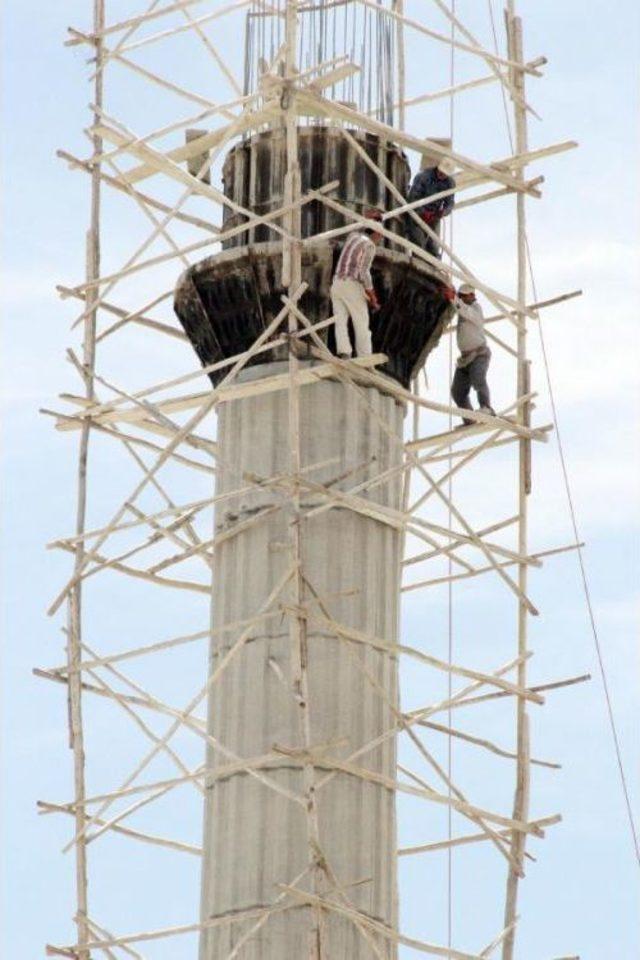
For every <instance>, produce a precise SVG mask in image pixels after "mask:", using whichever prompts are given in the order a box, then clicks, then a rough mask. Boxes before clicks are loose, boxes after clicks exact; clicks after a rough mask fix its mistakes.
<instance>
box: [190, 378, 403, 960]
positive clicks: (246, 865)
mask: <svg viewBox="0 0 640 960" xmlns="http://www.w3.org/2000/svg"><path fill="white" fill-rule="evenodd" d="M274 368H275V369H274ZM284 369H286V365H285V364H274V365H273V366H271V367H259V368H257V369H254V370H251V371H247V373H246V374H245V379H246V378H247V377H251V378H252V379H255V378H256V375H258V376H260V375H265V374H269V373H273V372H280V371H281V370H284ZM364 393H365V396H366V400H367V402H368V403H369V404H370V405H371V406H372V407H373V409H374V410H375V411H376V413H377V414H378V415H379V416H380V417H381V418H383V420H384V422H385V423H386V424H387V425H388V427H389V428H390V429H391V430H392V431H393V433H394V434H395V435H396V436H397V437H398V438H401V436H402V432H401V431H402V419H403V410H402V408H401V407H400V406H399V405H398V404H397V402H396V401H395V400H394V399H393V398H392V397H390V396H385V395H384V394H382V393H380V392H379V391H378V390H377V389H366V390H365V391H364ZM300 401H301V452H302V471H303V475H304V477H305V478H308V480H309V481H310V483H311V484H317V483H324V484H331V488H332V489H334V490H336V489H337V490H340V489H346V488H347V487H350V486H353V485H354V484H355V483H356V482H357V481H358V480H360V479H364V478H366V477H367V475H370V476H372V475H373V474H375V473H379V472H382V471H383V470H385V469H387V468H389V467H391V466H393V465H395V464H397V463H398V462H399V459H400V452H399V451H400V446H399V444H395V443H393V442H392V440H391V439H390V437H389V436H388V435H386V434H385V432H384V431H383V430H382V429H381V427H380V424H379V423H378V422H377V421H376V420H375V419H374V418H373V417H372V416H371V413H370V410H369V409H367V408H366V407H365V406H363V405H362V404H361V402H360V400H359V398H358V396H357V395H356V392H355V391H353V389H350V388H349V387H348V386H347V385H345V384H343V383H339V382H335V381H327V382H319V383H317V384H314V385H311V386H307V387H303V388H302V389H301V394H300ZM286 425H287V396H286V392H279V393H270V394H268V395H266V396H263V397H260V396H254V397H248V398H246V399H243V400H238V401H235V402H233V403H229V404H225V405H224V407H223V408H222V412H221V414H220V418H219V432H218V444H219V455H220V461H219V462H220V464H221V465H222V466H221V469H220V472H219V474H218V480H217V484H216V493H217V494H220V493H225V492H228V491H232V490H237V489H238V488H239V487H241V486H243V483H244V482H245V479H244V478H245V477H246V474H247V472H250V473H252V474H255V475H258V476H261V477H273V476H277V475H279V474H286V473H287V464H288V436H287V429H286ZM316 464H324V465H323V466H319V467H316V466H315V465H316ZM363 464H364V465H367V466H365V467H364V468H363V467H362V465H363ZM358 468H360V469H359V470H358ZM354 471H357V473H355V472H354ZM349 472H351V476H349V477H348V478H346V479H342V480H341V479H339V478H341V477H344V475H345V474H346V473H349ZM399 477H400V474H398V473H396V474H395V475H394V478H393V480H392V481H390V482H388V483H385V484H382V485H380V486H377V487H375V489H373V490H372V491H371V492H370V493H365V494H364V496H365V497H366V498H367V499H368V500H370V501H372V502H375V503H379V504H383V505H385V506H387V507H393V508H395V509H397V508H399V507H400V497H401V489H400V487H401V485H400V479H399ZM286 496H287V494H286V488H285V487H281V488H278V487H277V486H273V487H271V488H269V489H268V490H265V491H257V490H252V491H250V492H247V493H245V494H243V495H238V496H233V497H231V498H230V499H229V500H226V501H223V502H222V504H221V505H220V507H219V508H218V510H217V515H216V535H217V536H220V535H224V534H225V533H228V534H229V539H228V540H226V541H224V542H222V543H221V544H220V546H219V547H218V548H217V550H216V558H215V560H216V562H215V577H214V582H215V584H216V586H215V588H214V596H213V612H214V616H213V622H214V626H215V627H216V628H218V627H220V626H222V625H223V624H225V623H230V622H236V621H241V620H245V619H249V618H251V617H252V616H255V614H256V611H257V610H258V609H259V608H260V607H261V605H262V604H263V603H264V601H265V600H266V599H267V598H268V597H269V595H270V594H271V592H272V591H273V589H274V587H275V586H276V585H277V584H278V582H279V581H281V579H282V577H283V575H285V574H286V571H287V568H288V566H289V565H290V563H291V556H290V551H289V550H288V549H287V547H288V543H287V538H288V531H287V523H288V514H287V511H286V510H283V509H282V505H283V498H286ZM325 503H326V498H325V497H323V496H321V495H318V494H317V493H314V492H313V490H310V491H307V492H306V493H305V491H304V488H303V496H302V508H303V514H304V515H305V517H306V515H308V514H309V513H310V512H311V511H312V510H313V508H314V507H317V506H320V505H322V504H325ZM252 521H253V522H252ZM303 523H304V531H303V537H302V542H303V557H302V560H303V574H304V577H305V579H306V580H307V581H308V583H309V585H310V586H311V587H312V588H313V589H314V590H315V591H316V592H317V593H318V595H319V596H320V598H321V599H322V603H323V606H324V608H325V612H330V613H331V616H332V617H334V618H335V620H336V621H338V622H339V623H340V624H343V625H344V626H346V627H348V628H353V629H356V630H359V631H362V632H364V633H368V634H372V635H376V636H378V637H384V638H386V639H387V640H388V641H389V642H390V643H393V642H394V641H395V639H396V638H397V628H398V576H399V560H400V555H399V551H400V534H399V531H398V530H397V529H394V528H392V527H391V526H389V525H386V524H383V523H381V522H380V521H378V520H375V519H372V518H370V517H368V516H365V515H361V514H357V513H355V512H353V511H352V510H343V509H331V510H329V511H325V512H321V513H319V514H318V515H317V516H309V518H308V519H306V518H305V519H304V520H303ZM245 525H247V526H246V529H243V527H244V526H245ZM290 596H291V593H290V592H288V588H285V590H283V592H282V594H281V596H280V598H279V601H277V602H276V604H275V605H274V610H275V612H276V615H275V616H270V617H269V618H268V619H265V620H264V621H262V622H261V623H259V624H257V625H256V626H255V628H254V629H253V630H252V632H251V635H250V638H249V640H248V642H247V643H246V644H245V646H244V647H243V648H242V649H241V651H240V652H239V653H238V654H237V656H236V657H235V658H234V660H233V661H232V662H231V663H230V665H229V666H228V668H227V669H226V672H225V675H224V680H223V681H221V682H220V684H219V685H217V686H216V687H215V689H214V690H213V691H212V693H211V697H210V701H209V720H208V728H209V733H210V734H211V735H212V736H214V737H215V738H216V739H217V740H218V741H219V742H220V743H221V744H222V745H224V748H225V749H227V750H229V751H233V753H234V754H236V755H238V756H240V757H243V758H245V757H251V758H260V757H263V756H264V755H266V754H271V753H272V752H273V750H274V747H281V748H284V749H285V750H293V751H295V750H300V749H301V748H302V746H303V741H302V735H301V730H300V720H299V712H300V711H299V709H298V706H297V704H296V702H295V699H294V696H293V689H292V684H291V678H292V667H291V643H290V638H289V630H288V622H287V617H286V616H283V615H282V613H281V612H280V607H279V604H285V605H286V603H287V602H288V598H289V597H290ZM306 601H307V607H308V610H309V611H310V619H309V620H308V653H309V662H308V667H307V669H308V683H309V704H308V709H309V711H310V720H311V731H312V742H313V744H314V745H315V746H316V747H317V749H318V753H319V754H320V753H322V752H324V754H325V756H326V758H327V760H328V761H329V764H328V765H327V767H326V768H324V769H323V767H322V762H321V760H320V761H319V762H318V763H317V764H316V770H315V778H316V784H317V806H318V814H319V828H320V829H319V832H320V844H321V848H322V849H321V851H319V855H320V856H322V855H324V856H326V859H327V862H328V865H329V867H330V869H331V870H333V871H334V873H335V877H336V878H337V880H338V882H339V883H340V884H341V885H343V886H344V889H345V893H346V896H347V897H348V899H349V900H350V901H351V903H352V904H353V905H354V906H355V907H356V908H357V909H358V910H360V911H363V912H364V913H365V914H368V915H369V916H371V917H372V918H375V919H376V920H379V921H382V922H383V923H385V924H388V925H390V926H394V925H395V923H396V870H395V850H396V831H395V811H394V795H393V792H392V791H391V790H389V789H388V788H387V787H385V786H382V785H379V784H374V783H369V782H365V781H364V780H362V779H361V778H359V777H357V776H353V775H350V774H347V773H344V772H338V773H335V772H334V773H332V771H331V767H330V764H331V762H334V761H336V760H345V759H346V758H347V757H349V756H350V755H351V754H353V753H355V752H356V751H357V750H358V749H359V748H360V747H362V746H363V745H365V744H368V743H369V742H370V741H373V740H375V739H376V738H377V737H381V738H382V737H384V734H385V733H387V732H388V731H389V730H391V729H392V728H393V724H394V716H393V712H392V709H391V708H390V707H389V706H387V705H385V702H384V699H383V697H386V698H387V699H388V701H389V703H390V704H393V705H394V706H397V702H398V701H397V664H396V658H395V656H394V655H391V654H388V653H386V652H384V651H379V650H375V649H372V648H371V647H367V646H365V645H361V644H358V643H352V642H348V641H346V640H344V639H340V638H338V637H337V636H336V634H335V632H334V631H332V630H330V629H327V627H326V625H323V624H321V623H319V622H316V621H314V619H313V617H314V616H316V615H317V616H319V617H324V613H323V612H322V610H321V608H320V607H319V606H318V604H317V603H314V600H313V594H312V592H311V590H310V589H308V590H307V594H306ZM241 633H242V628H236V629H234V631H233V632H230V633H227V634H225V635H224V636H223V637H222V638H217V639H216V638H214V642H213V644H212V648H211V656H212V662H211V667H212V670H213V669H215V667H216V665H217V664H218V663H219V662H220V661H221V658H223V657H224V655H225V654H226V653H227V652H228V651H229V649H230V648H231V647H232V646H233V643H234V641H235V640H236V639H237V637H238V636H239V635H240V634H241ZM376 687H378V688H379V689H376ZM381 692H382V694H383V697H381V695H380V693H381ZM395 762H396V761H395V738H394V737H389V736H387V737H385V738H384V739H383V740H382V742H381V743H380V745H379V746H377V747H375V748H374V749H368V750H366V751H365V752H363V753H362V754H361V755H360V756H358V757H357V759H354V760H353V763H354V764H357V765H358V766H360V767H364V768H365V769H367V770H371V771H372V772H374V773H376V774H382V775H384V776H385V777H388V778H393V777H394V776H395ZM230 763H232V761H230V760H229V759H225V758H224V757H223V756H222V755H221V753H219V752H218V751H216V750H215V749H214V748H210V750H209V755H208V758H207V765H208V767H210V768H212V769H214V770H217V771H219V773H216V774H214V775H213V776H212V777H211V778H210V781H209V783H208V786H207V799H206V813H205V843H204V850H205V853H204V865H203V886H202V919H203V920H207V919H209V918H212V917H218V916H223V915H225V914H229V913H230V912H234V911H240V910H247V909H249V908H256V907H257V908H260V907H264V906H267V905H270V904H273V903H275V902H276V900H277V898H278V896H279V895H280V894H281V893H282V891H281V890H280V888H279V887H278V885H279V884H291V883H292V882H293V881H294V880H295V878H296V877H299V875H300V874H301V873H303V872H304V871H305V868H306V866H307V863H308V845H307V827H306V814H305V810H304V808H303V806H302V805H300V804H299V803H298V802H296V801H295V799H293V798H291V799H289V798H287V796H285V795H284V794H285V792H286V793H289V794H291V795H292V797H293V796H298V797H300V796H301V795H302V792H303V779H302V778H303V774H302V767H301V763H300V758H299V757H298V758H296V757H295V756H292V757H291V758H288V757H287V756H285V755H283V756H282V758H281V759H280V760H277V761H276V762H275V763H273V762H270V763H269V764H268V766H266V767H264V768H260V767H259V766H256V769H255V771H254V774H253V775H251V774H250V773H247V772H246V771H237V772H225V771H226V769H227V768H228V767H229V765H230ZM354 884H359V885H358V886H354ZM298 885H299V886H300V888H301V889H304V890H309V891H311V890H312V886H311V881H310V877H309V876H308V875H306V876H305V877H304V878H303V879H302V880H299V881H298ZM324 887H325V890H329V889H330V887H331V883H330V881H329V880H328V879H327V880H326V883H325V885H324ZM288 902H289V904H291V903H292V902H291V901H288ZM252 923H255V920H253V921H246V922H242V923H237V924H233V925H226V926H224V927H222V928H220V929H216V928H214V929H212V930H211V931H208V932H206V931H205V932H204V934H203V936H202V940H201V953H200V956H201V960H223V958H226V957H227V956H228V955H229V953H230V952H231V951H232V949H233V947H234V945H235V944H236V943H237V942H238V940H239V939H240V938H241V937H242V936H243V934H244V933H246V931H247V930H248V929H249V927H250V926H251V925H252ZM323 926H324V933H325V944H326V949H325V951H324V956H326V957H349V958H352V960H358V958H362V960H364V958H367V960H369V958H373V957H375V956H376V954H375V952H374V950H373V948H372V947H371V946H370V945H369V944H368V943H367V940H366V939H365V938H364V937H363V936H362V935H361V933H359V932H358V930H357V928H356V927H355V926H354V924H353V923H352V922H351V921H350V920H347V919H344V918H342V917H339V916H336V915H331V913H330V912H328V913H325V920H324V924H323ZM309 927H310V912H309V908H304V907H300V906H297V907H296V906H291V907H290V909H288V910H286V911H283V912H279V913H275V914H274V915H272V916H271V917H270V918H269V920H268V921H267V922H266V923H265V924H264V925H263V926H262V927H261V929H260V931H259V932H258V933H257V934H256V936H255V937H253V938H252V939H251V941H250V943H248V944H247V946H246V947H244V948H243V952H242V956H243V957H246V958H247V960H248V958H252V960H258V958H260V960H283V958H285V957H286V958H303V957H305V958H306V957H307V956H308V950H309V945H308V932H309ZM374 939H375V940H376V943H377V946H378V950H379V951H380V952H381V954H382V956H384V957H392V956H394V955H395V954H394V950H392V949H391V948H390V947H389V945H388V944H387V943H385V942H384V940H382V938H377V937H376V938H374ZM378 955H380V954H378Z"/></svg>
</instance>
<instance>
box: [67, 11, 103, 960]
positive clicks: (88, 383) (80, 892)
mask: <svg viewBox="0 0 640 960" xmlns="http://www.w3.org/2000/svg"><path fill="white" fill-rule="evenodd" d="M104 22H105V18H104V0H94V3H93V33H94V36H95V41H94V46H95V63H96V75H95V81H94V92H93V102H94V107H95V109H94V124H97V123H99V122H100V119H101V117H100V111H101V109H102V103H103V76H102V39H101V36H102V31H103V29H104ZM92 146H93V156H94V157H97V156H99V155H100V154H101V153H102V139H101V138H100V137H99V136H97V135H95V134H94V136H93V138H92ZM99 275H100V165H99V163H96V164H95V166H94V167H93V170H92V173H91V210H90V214H89V229H88V231H87V243H86V279H87V282H88V283H90V282H91V281H93V280H96V279H97V278H98V277H99ZM98 297H99V293H98V287H89V289H88V292H87V301H86V307H87V310H86V316H85V320H84V331H83V345H82V363H83V368H84V388H85V396H86V397H87V399H89V400H91V399H93V394H94V382H93V373H94V369H95V348H96V312H97V311H96V309H95V304H96V302H97V300H98ZM92 306H93V307H94V309H91V308H92ZM90 429H91V428H90V424H89V421H85V422H84V423H83V426H82V431H81V434H80V444H79V450H78V484H77V505H76V525H75V530H76V535H78V536H80V535H81V534H83V533H84V530H85V520H86V513H87V464H88V455H89V431H90ZM84 553H85V550H84V541H83V540H82V539H79V540H78V544H77V547H76V550H75V560H74V579H75V578H79V576H80V573H81V571H82V569H83V567H84ZM81 659H82V583H81V580H80V579H76V582H75V585H74V586H73V588H72V590H71V591H70V593H69V601H68V605H67V667H68V678H69V682H68V708H69V746H70V747H71V749H72V750H73V780H74V798H75V806H74V813H75V834H76V843H75V874H76V912H75V918H74V919H75V923H76V927H77V933H78V944H79V947H80V949H79V952H78V960H89V951H88V950H85V949H83V946H84V944H87V943H88V942H89V939H90V929H89V922H88V876H87V847H86V838H85V834H84V826H85V805H84V801H85V796H86V791H85V751H84V733H83V727H82V676H81V670H80V662H81Z"/></svg>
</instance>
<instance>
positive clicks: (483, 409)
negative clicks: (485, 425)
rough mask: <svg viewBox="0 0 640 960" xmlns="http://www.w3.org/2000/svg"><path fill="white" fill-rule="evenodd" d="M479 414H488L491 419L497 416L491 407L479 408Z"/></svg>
mask: <svg viewBox="0 0 640 960" xmlns="http://www.w3.org/2000/svg"><path fill="white" fill-rule="evenodd" d="M480 413H490V414H491V416H492V417H495V416H497V414H496V412H495V410H494V409H493V407H480Z"/></svg>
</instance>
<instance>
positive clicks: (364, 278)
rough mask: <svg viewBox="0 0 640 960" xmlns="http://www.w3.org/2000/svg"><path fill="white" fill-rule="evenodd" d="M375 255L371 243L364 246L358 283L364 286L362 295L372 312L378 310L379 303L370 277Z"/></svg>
mask: <svg viewBox="0 0 640 960" xmlns="http://www.w3.org/2000/svg"><path fill="white" fill-rule="evenodd" d="M375 254H376V248H375V245H374V244H373V243H368V244H367V245H366V246H365V248H364V251H363V254H362V263H361V265H360V271H359V273H360V281H361V283H362V285H363V286H364V293H365V296H366V298H367V300H368V301H369V306H370V307H371V309H372V310H378V309H379V308H380V302H379V301H378V297H377V295H376V291H375V289H374V286H373V279H372V277H371V264H372V263H373V258H374V257H375Z"/></svg>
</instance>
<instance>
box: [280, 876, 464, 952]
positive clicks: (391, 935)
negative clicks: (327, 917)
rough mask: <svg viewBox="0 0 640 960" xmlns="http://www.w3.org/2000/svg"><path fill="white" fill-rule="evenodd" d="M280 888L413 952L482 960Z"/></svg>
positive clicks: (332, 903)
mask: <svg viewBox="0 0 640 960" xmlns="http://www.w3.org/2000/svg"><path fill="white" fill-rule="evenodd" d="M279 886H280V889H282V890H283V891H285V892H286V893H289V894H291V896H292V897H294V898H297V899H299V900H301V901H303V902H306V903H309V904H313V905H315V906H317V907H319V908H320V909H322V910H330V911H333V912H335V913H338V914H340V915H341V916H344V917H346V918H347V919H349V920H351V921H352V922H354V923H355V922H356V921H358V922H360V923H364V924H365V925H366V926H367V927H369V929H371V930H373V931H374V932H376V933H378V934H380V936H382V937H384V938H385V939H386V940H388V941H389V942H391V943H397V944H402V945H403V946H406V947H411V948H412V949H413V950H417V951H419V952H420V953H428V954H432V955H433V956H438V957H449V958H451V960H481V958H480V957H479V956H478V955H477V954H475V953H473V954H472V953H461V952H460V951H459V950H450V949H449V948H448V947H440V946H437V945H436V944H433V943H425V942H424V941H421V940H415V939H413V938H412V937H405V936H403V935H402V934H400V933H396V932H394V931H393V930H391V929H390V928H389V927H387V926H386V925H385V924H383V923H380V922H379V921H377V920H372V919H371V917H368V916H367V915H366V914H363V913H360V912H358V911H355V910H349V909H348V908H347V907H344V906H342V905H341V904H338V903H336V902H335V901H333V900H326V899H325V898H323V897H317V896H314V895H313V894H311V893H306V892H305V891H303V890H297V889H296V888H294V887H289V886H287V885H286V884H280V885H279Z"/></svg>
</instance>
